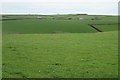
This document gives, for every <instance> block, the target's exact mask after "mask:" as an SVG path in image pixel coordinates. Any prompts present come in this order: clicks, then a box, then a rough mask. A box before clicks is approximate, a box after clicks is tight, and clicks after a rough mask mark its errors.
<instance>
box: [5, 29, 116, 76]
mask: <svg viewBox="0 0 120 80" xmlns="http://www.w3.org/2000/svg"><path fill="white" fill-rule="evenodd" d="M117 76H118V32H117V31H113V32H102V33H84V34H83V33H74V34H7V35H6V34H3V77H4V78H15V77H19V78H22V77H24V78H48V77H49V78H59V77H60V78H78V77H80V78H82V77H85V78H86V77H89V78H90V77H92V78H93V77H96V78H100V77H101V78H103V77H104V78H108V77H109V78H116V77H117Z"/></svg>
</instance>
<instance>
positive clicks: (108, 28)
mask: <svg viewBox="0 0 120 80" xmlns="http://www.w3.org/2000/svg"><path fill="white" fill-rule="evenodd" d="M95 27H97V28H98V29H100V30H102V31H103V32H106V31H117V30H118V24H112V25H95Z"/></svg>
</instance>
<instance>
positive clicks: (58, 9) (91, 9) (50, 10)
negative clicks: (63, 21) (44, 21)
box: [0, 0, 119, 15]
mask: <svg viewBox="0 0 120 80" xmlns="http://www.w3.org/2000/svg"><path fill="white" fill-rule="evenodd" d="M118 2H119V0H2V1H0V3H1V4H2V6H1V8H2V10H1V11H0V13H26V14H30V13H32V14H76V13H87V14H98V15H104V14H105V15H117V14H118Z"/></svg>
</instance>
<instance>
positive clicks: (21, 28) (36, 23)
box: [3, 19, 96, 34]
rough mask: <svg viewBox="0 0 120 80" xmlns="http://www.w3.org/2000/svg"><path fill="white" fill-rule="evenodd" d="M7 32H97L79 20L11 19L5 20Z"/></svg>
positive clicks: (5, 30)
mask: <svg viewBox="0 0 120 80" xmlns="http://www.w3.org/2000/svg"><path fill="white" fill-rule="evenodd" d="M3 26H4V27H3V32H5V33H22V34H23V33H31V34H32V33H57V32H58V33H59V32H60V33H83V32H84V33H86V32H96V30H94V29H93V28H91V27H90V26H88V25H87V24H86V23H85V22H83V21H79V20H39V19H30V20H28V19H26V20H16V21H14V20H11V21H3Z"/></svg>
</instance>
